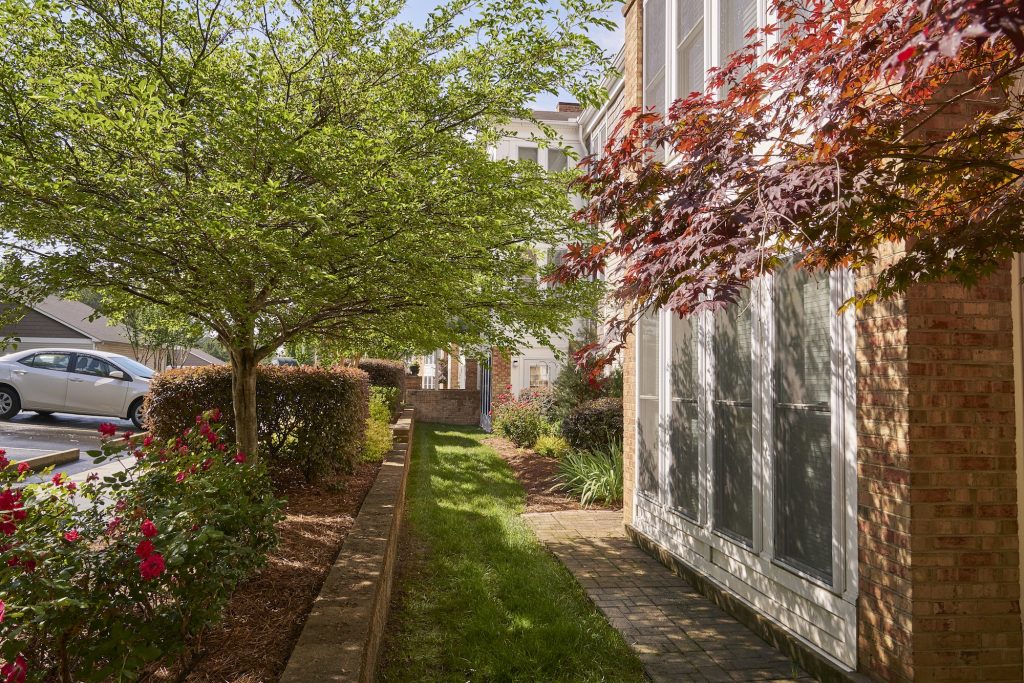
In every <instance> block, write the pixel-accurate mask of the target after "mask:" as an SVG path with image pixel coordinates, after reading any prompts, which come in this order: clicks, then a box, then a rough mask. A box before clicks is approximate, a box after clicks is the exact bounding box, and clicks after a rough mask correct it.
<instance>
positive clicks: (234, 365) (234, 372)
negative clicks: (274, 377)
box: [231, 349, 259, 456]
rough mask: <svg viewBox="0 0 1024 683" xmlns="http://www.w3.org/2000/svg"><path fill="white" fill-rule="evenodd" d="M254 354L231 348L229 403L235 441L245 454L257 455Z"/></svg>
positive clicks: (249, 351)
mask: <svg viewBox="0 0 1024 683" xmlns="http://www.w3.org/2000/svg"><path fill="white" fill-rule="evenodd" d="M256 365H257V363H256V354H255V352H254V351H253V349H231V404H232V408H233V409H234V411H235V441H236V443H237V444H238V448H239V450H241V451H242V452H243V453H245V454H246V455H253V456H255V455H257V451H258V449H259V447H258V442H257V437H256V434H257V432H256Z"/></svg>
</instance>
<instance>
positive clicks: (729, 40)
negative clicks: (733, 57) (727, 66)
mask: <svg viewBox="0 0 1024 683" xmlns="http://www.w3.org/2000/svg"><path fill="white" fill-rule="evenodd" d="M719 2H720V3H721V5H720V6H721V8H722V10H721V11H722V63H723V64H724V63H725V62H726V60H727V58H728V57H729V55H730V54H732V53H733V52H735V51H736V50H739V49H740V48H742V47H743V46H744V45H746V44H747V42H753V40H754V39H749V40H748V39H747V38H746V35H747V33H748V32H749V31H750V30H752V29H754V28H757V2H756V0H719Z"/></svg>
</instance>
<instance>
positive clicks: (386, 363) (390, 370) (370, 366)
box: [359, 358, 405, 394]
mask: <svg viewBox="0 0 1024 683" xmlns="http://www.w3.org/2000/svg"><path fill="white" fill-rule="evenodd" d="M359 369H360V370H362V371H363V372H365V373H366V374H367V375H369V377H370V386H374V387H393V388H394V389H397V390H398V393H399V394H401V392H403V391H404V390H405V363H403V362H402V361H400V360H384V359H381V358H362V359H360V361H359Z"/></svg>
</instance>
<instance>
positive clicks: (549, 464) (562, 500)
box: [484, 436, 581, 512]
mask: <svg viewBox="0 0 1024 683" xmlns="http://www.w3.org/2000/svg"><path fill="white" fill-rule="evenodd" d="M484 443H485V444H487V445H488V446H490V447H491V448H493V449H494V450H495V451H497V453H498V455H500V456H501V457H502V458H503V459H504V460H505V462H507V463H508V464H509V466H510V467H511V468H512V472H513V473H515V475H516V479H518V480H519V483H520V484H522V485H523V488H524V489H526V512H557V511H558V510H579V509H581V508H580V502H579V501H578V500H576V499H574V498H570V497H569V496H568V495H566V494H564V493H562V492H561V491H557V490H554V487H555V486H557V484H558V478H557V475H558V461H557V460H555V459H554V458H548V457H545V456H543V455H538V454H537V453H534V452H533V451H532V450H530V449H528V448H516V447H515V446H513V445H512V444H511V443H510V442H509V441H508V440H507V439H504V438H502V437H499V436H494V437H491V438H489V439H485V440H484Z"/></svg>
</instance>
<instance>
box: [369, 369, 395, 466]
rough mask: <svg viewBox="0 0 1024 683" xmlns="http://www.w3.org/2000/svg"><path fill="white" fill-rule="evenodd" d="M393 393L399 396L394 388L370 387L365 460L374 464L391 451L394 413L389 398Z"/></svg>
mask: <svg viewBox="0 0 1024 683" xmlns="http://www.w3.org/2000/svg"><path fill="white" fill-rule="evenodd" d="M392 393H393V394H395V395H397V392H395V389H394V387H370V416H369V417H368V418H367V419H366V442H365V443H364V444H363V454H362V457H363V460H366V461H372V462H377V461H379V460H383V459H384V456H385V455H387V454H388V452H389V451H390V450H391V445H392V441H393V438H392V434H391V420H392V418H393V413H392V408H391V404H390V402H389V400H388V397H389V396H390V394H392ZM396 403H397V401H396Z"/></svg>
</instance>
